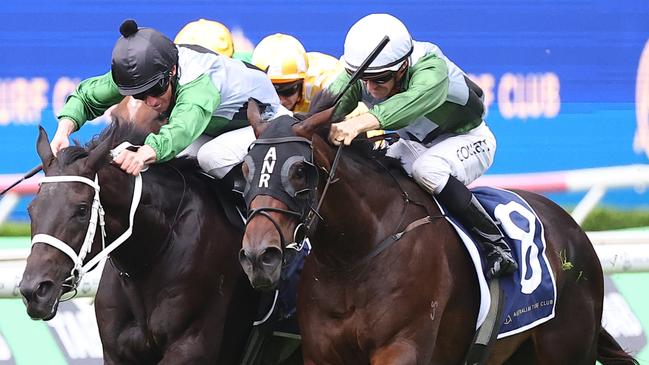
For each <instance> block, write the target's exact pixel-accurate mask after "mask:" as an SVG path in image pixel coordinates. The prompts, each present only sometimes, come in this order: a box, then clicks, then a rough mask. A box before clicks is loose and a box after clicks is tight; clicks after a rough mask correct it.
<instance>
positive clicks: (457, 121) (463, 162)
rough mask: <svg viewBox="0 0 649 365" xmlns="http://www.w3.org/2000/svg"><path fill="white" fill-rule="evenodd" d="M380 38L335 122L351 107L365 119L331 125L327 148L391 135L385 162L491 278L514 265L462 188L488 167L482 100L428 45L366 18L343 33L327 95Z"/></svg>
mask: <svg viewBox="0 0 649 365" xmlns="http://www.w3.org/2000/svg"><path fill="white" fill-rule="evenodd" d="M386 35H387V36H388V37H389V38H390V41H389V42H388V43H387V45H386V46H385V48H384V49H383V50H382V51H381V52H380V53H379V55H378V56H377V57H376V59H375V60H374V61H373V62H372V63H371V64H370V66H369V67H368V68H367V69H366V70H365V71H364V73H363V75H362V76H361V79H360V80H359V81H357V82H356V83H355V84H354V85H353V86H352V87H351V88H350V89H349V90H348V91H347V92H346V93H345V95H344V96H343V97H342V99H341V101H340V103H339V105H338V108H337V111H336V113H337V116H344V115H347V114H348V113H349V112H351V111H352V110H353V109H354V108H355V107H356V105H357V103H358V102H359V101H363V102H364V103H366V104H367V105H369V106H370V109H369V111H368V112H367V113H364V114H361V115H359V116H355V117H352V118H348V119H347V120H345V121H343V122H340V123H335V124H333V125H332V128H331V132H330V136H329V138H330V140H331V142H333V143H334V144H337V145H338V144H341V143H344V144H349V143H351V140H352V139H353V138H354V137H356V136H357V135H358V134H360V133H363V132H366V131H369V130H374V129H388V130H398V133H399V134H400V135H401V136H402V138H401V139H400V140H399V141H398V142H397V143H395V144H393V145H392V146H390V147H389V150H388V155H390V156H393V157H397V158H400V159H401V161H402V163H403V165H404V168H405V170H406V171H407V172H408V173H409V174H410V175H411V176H412V177H413V178H414V179H415V180H416V181H417V183H419V185H421V186H422V187H423V188H424V189H426V190H427V191H429V192H430V193H431V194H434V195H435V196H436V197H437V199H438V200H439V201H440V202H442V204H443V205H444V206H445V208H446V209H448V210H450V211H451V212H452V213H453V214H454V216H456V217H457V218H458V219H459V220H460V221H461V222H462V224H464V225H465V226H466V227H467V228H468V229H470V230H471V231H472V232H473V233H474V235H475V236H476V238H477V239H478V241H480V242H481V243H482V247H483V248H484V251H485V252H486V257H487V262H488V267H487V275H488V276H490V277H497V276H500V275H503V274H508V273H511V272H513V271H515V270H516V268H517V264H516V262H515V260H514V259H513V258H512V256H511V250H510V249H509V247H508V246H507V243H506V242H505V240H504V239H503V235H502V233H501V231H500V229H499V228H498V226H497V225H496V224H495V223H494V222H493V220H492V219H491V218H490V217H489V215H488V214H487V213H486V212H485V211H484V209H483V208H482V206H481V205H480V203H479V202H478V201H477V199H476V198H475V197H474V196H473V194H472V193H471V191H470V190H469V189H468V188H467V187H466V185H468V184H470V183H471V182H473V181H474V180H475V179H477V178H478V177H479V176H481V175H482V174H483V173H484V172H485V171H486V170H487V169H488V168H489V167H490V166H491V164H492V163H493V159H494V155H495V152H496V139H495V137H494V135H493V134H492V132H491V130H490V129H489V127H487V125H486V124H485V122H484V121H483V115H484V104H483V101H482V99H483V92H482V90H481V89H480V88H479V87H478V86H477V85H476V84H475V83H473V82H472V81H471V80H470V79H469V78H468V77H467V76H466V74H465V73H464V72H463V71H462V70H461V69H460V68H459V67H457V66H456V65H455V64H454V63H453V62H451V61H450V60H449V59H448V58H447V57H446V56H444V54H443V53H442V51H441V50H440V49H439V48H438V47H437V46H436V45H434V44H432V43H426V42H417V41H414V40H412V38H411V36H410V33H409V32H408V30H407V28H406V27H405V25H404V24H403V23H402V22H401V21H399V20H398V19H397V18H395V17H393V16H391V15H388V14H371V15H368V16H366V17H364V18H362V19H360V20H359V21H358V22H356V23H355V24H354V25H353V26H352V27H351V28H350V30H349V32H348V33H347V37H346V39H345V46H344V55H343V57H342V61H343V63H344V65H345V68H346V69H347V72H345V73H342V74H341V75H340V76H339V77H338V78H337V79H336V81H334V83H333V84H331V85H330V86H329V87H328V90H329V91H330V92H332V93H333V94H337V93H339V92H341V91H342V89H343V88H344V87H345V85H346V84H347V82H348V81H349V79H350V75H351V74H352V73H353V72H354V71H356V70H357V69H358V67H359V66H360V65H361V63H362V62H363V61H364V60H365V59H366V58H367V56H368V55H369V54H370V53H371V52H372V50H373V49H374V47H375V46H376V45H377V44H378V43H379V42H380V41H381V40H382V39H383V37H384V36H386Z"/></svg>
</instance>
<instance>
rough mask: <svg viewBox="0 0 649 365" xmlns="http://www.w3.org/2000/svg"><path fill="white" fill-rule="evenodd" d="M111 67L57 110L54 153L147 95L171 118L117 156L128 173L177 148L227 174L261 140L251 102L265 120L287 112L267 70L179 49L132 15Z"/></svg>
mask: <svg viewBox="0 0 649 365" xmlns="http://www.w3.org/2000/svg"><path fill="white" fill-rule="evenodd" d="M120 33H121V34H122V36H121V37H120V38H119V39H118V40H117V43H116V44H115V47H114V48H113V54H112V66H111V71H110V72H108V73H106V74H104V75H102V76H97V77H92V78H89V79H86V80H84V81H82V82H81V83H80V84H79V86H78V87H77V89H76V90H75V91H74V92H73V93H72V95H70V97H69V98H68V100H67V102H66V103H65V105H64V107H63V109H62V110H61V112H60V113H59V116H58V118H59V125H58V129H57V131H56V134H55V136H54V138H53V139H52V142H51V147H52V151H53V152H54V154H56V153H57V152H58V151H59V150H60V149H61V148H64V147H67V146H68V145H69V140H68V138H69V135H70V134H71V133H72V132H74V131H76V130H77V129H79V128H80V127H81V126H83V124H84V123H85V121H86V120H89V119H93V118H96V117H98V116H100V115H102V113H103V112H104V111H105V110H106V109H108V108H109V107H110V106H112V105H114V104H117V103H119V102H120V100H122V98H124V97H125V96H127V95H131V96H133V97H134V98H135V99H139V100H142V101H143V102H144V103H146V104H147V105H148V106H149V107H151V108H153V109H154V110H156V111H157V112H158V113H160V115H161V116H163V117H168V120H169V122H168V123H167V124H166V125H163V126H162V127H161V128H160V131H159V132H158V133H157V134H154V133H151V134H149V135H148V136H147V138H146V140H145V142H144V145H143V146H142V147H140V148H139V149H138V150H137V151H136V152H133V151H129V150H124V151H122V152H121V153H120V154H119V155H118V156H117V157H116V158H115V160H114V163H116V164H117V165H118V166H120V167H121V169H122V170H124V171H125V172H127V173H129V174H133V175H137V174H139V173H140V172H141V171H142V169H143V168H144V166H145V165H148V164H151V163H154V162H162V161H167V160H170V159H171V158H173V157H175V156H177V155H178V154H179V153H181V152H183V153H184V154H187V155H190V156H196V157H197V159H198V163H199V164H200V166H201V168H202V169H203V170H204V171H205V172H207V173H208V174H210V175H212V176H213V177H215V178H223V177H225V176H226V174H228V172H230V170H232V167H234V166H235V165H237V164H238V163H240V162H241V161H243V158H244V156H245V155H246V153H247V148H248V146H249V145H250V144H251V143H252V142H253V141H254V140H255V135H254V132H253V130H252V127H250V126H248V121H247V118H246V108H245V105H244V104H246V102H247V101H248V99H249V98H254V99H256V100H257V101H258V102H259V103H261V104H263V106H264V107H265V110H264V118H267V119H269V118H272V117H275V116H276V115H279V113H282V112H283V113H288V111H286V110H285V109H284V108H282V106H281V104H280V102H279V98H278V97H277V94H276V93H275V89H274V88H273V85H272V84H271V83H270V82H269V81H268V78H267V77H266V75H265V74H264V73H263V72H261V71H259V70H257V69H253V68H249V67H247V66H246V65H245V64H244V63H243V62H241V61H237V60H233V59H230V58H227V57H223V56H220V55H216V54H214V53H212V52H208V51H207V50H205V49H203V48H202V47H199V48H197V47H191V46H190V47H185V46H177V45H175V44H174V43H173V42H172V41H171V40H169V39H168V38H167V37H165V36H164V35H162V33H160V32H158V31H156V30H154V29H152V28H138V26H137V24H136V23H135V21H133V20H127V21H125V22H124V23H122V25H121V26H120Z"/></svg>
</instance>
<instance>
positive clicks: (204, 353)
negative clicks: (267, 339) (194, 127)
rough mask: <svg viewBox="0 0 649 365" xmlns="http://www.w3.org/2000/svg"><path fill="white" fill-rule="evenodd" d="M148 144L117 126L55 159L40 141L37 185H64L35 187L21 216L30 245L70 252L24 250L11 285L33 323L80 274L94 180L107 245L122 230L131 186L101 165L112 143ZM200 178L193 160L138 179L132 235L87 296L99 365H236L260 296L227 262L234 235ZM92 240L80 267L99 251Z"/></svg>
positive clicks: (49, 312) (233, 262) (129, 128)
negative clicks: (16, 284)
mask: <svg viewBox="0 0 649 365" xmlns="http://www.w3.org/2000/svg"><path fill="white" fill-rule="evenodd" d="M147 133H148V131H139V130H138V129H137V128H135V125H134V124H132V123H119V121H117V122H115V123H113V125H112V126H110V127H109V128H107V129H106V130H105V131H104V132H103V133H102V134H101V135H100V136H99V137H98V138H96V139H95V140H93V141H92V142H91V143H89V144H88V145H87V146H86V147H84V148H82V147H79V146H73V147H68V148H66V149H63V150H61V151H60V153H59V154H58V157H54V156H53V155H52V152H51V150H50V146H49V142H48V137H47V135H46V133H45V131H44V130H43V129H41V130H40V134H39V137H38V142H37V150H38V154H39V156H40V158H41V160H42V163H43V168H44V171H45V175H46V177H48V178H50V177H57V176H67V177H68V178H65V177H64V178H63V180H66V179H68V180H66V181H56V182H54V181H49V182H48V181H46V182H45V183H43V184H41V187H40V189H39V191H38V194H37V195H36V197H35V199H34V200H33V201H32V203H31V204H30V206H29V214H30V217H31V220H32V223H31V225H32V234H34V235H37V234H42V235H51V237H55V238H56V239H58V240H60V241H61V242H62V243H63V244H67V245H69V248H71V249H72V250H74V251H73V253H68V255H67V256H66V254H64V253H63V252H62V251H61V250H60V249H57V248H55V247H52V246H51V245H46V244H44V243H35V244H34V245H33V247H32V252H31V254H30V255H29V257H28V259H27V267H26V269H25V273H24V275H23V278H22V281H21V283H20V291H21V294H22V295H23V297H24V300H25V302H26V305H27V312H28V314H29V315H30V316H31V317H32V318H34V319H44V320H48V319H50V318H52V317H53V316H54V315H55V314H56V311H57V307H58V303H59V300H60V298H61V295H62V294H64V293H66V292H67V291H70V290H71V289H72V288H73V287H74V286H75V285H76V283H77V280H78V276H79V273H80V271H81V273H82V272H83V270H80V269H79V267H76V268H75V270H73V266H74V265H73V262H72V261H73V260H71V259H70V258H69V256H70V255H72V256H71V257H73V256H74V255H79V256H82V257H83V254H82V253H81V252H80V248H81V246H82V244H83V242H84V237H85V236H86V232H87V231H88V230H89V226H91V225H93V224H94V223H93V221H94V220H97V219H98V218H97V214H93V212H92V211H93V200H94V196H95V189H94V188H93V187H92V186H90V185H91V182H92V181H94V180H95V177H96V178H97V184H98V185H99V187H100V192H99V198H100V199H99V200H100V202H101V204H103V209H105V231H106V245H109V244H110V243H111V242H113V241H114V240H115V239H116V238H117V237H118V236H120V235H121V234H122V233H123V232H125V231H127V229H128V228H129V226H130V222H129V214H130V212H131V209H134V208H131V204H132V202H133V196H134V194H135V190H136V185H137V184H136V179H135V178H134V177H133V176H130V175H127V174H126V173H124V172H122V171H121V170H120V169H119V168H118V167H116V166H114V165H111V164H110V163H109V158H108V156H109V151H110V150H111V149H112V148H114V147H115V146H116V144H117V143H118V142H121V141H130V142H131V143H133V144H141V143H142V142H143V141H144V138H145V136H146V134H147ZM199 171H200V169H199V167H198V166H197V164H196V163H195V161H194V160H191V159H177V160H172V161H170V162H168V163H161V164H156V165H152V166H150V167H149V170H148V171H147V172H145V173H143V174H142V175H141V176H142V178H141V179H142V180H141V181H142V188H141V199H140V202H139V206H137V210H136V211H135V214H134V219H133V223H132V234H131V235H130V237H129V238H128V239H127V240H126V241H125V242H124V243H123V244H122V245H121V246H119V248H117V249H116V250H115V251H113V252H112V253H111V255H110V259H109V260H108V261H107V263H106V265H105V268H104V271H103V274H102V278H101V282H100V285H99V289H98V291H97V295H96V302H95V306H96V315H97V320H98V324H99V332H100V337H101V340H102V344H103V349H104V361H105V363H106V364H206V363H209V364H213V363H219V364H235V363H237V362H238V360H239V357H240V356H241V353H242V351H243V347H244V346H245V343H246V340H247V338H248V334H249V331H250V328H251V324H252V322H253V320H254V316H255V314H256V310H257V308H256V303H257V300H258V296H257V294H256V293H255V292H254V291H253V290H252V289H251V288H250V285H249V284H248V282H247V280H246V279H245V276H244V275H243V274H242V271H241V268H240V266H239V264H238V262H237V252H238V250H239V248H240V243H241V238H242V232H241V230H240V229H237V228H235V227H234V226H233V225H232V224H230V223H229V222H228V220H227V219H226V217H225V213H224V209H223V208H222V207H221V205H219V204H217V203H216V199H215V191H214V190H213V188H212V186H211V185H213V182H207V181H205V178H204V177H201V175H200V174H199ZM70 177H72V178H70ZM76 177H83V178H86V179H89V180H87V181H86V183H85V184H84V183H83V182H80V181H74V179H76ZM69 179H72V181H70V180H69ZM99 208H101V207H99ZM98 210H99V211H100V212H99V215H101V213H102V212H101V209H98ZM93 215H94V216H95V218H92V217H93ZM99 219H100V218H99ZM100 220H101V219H100ZM99 231H100V229H98V230H97V234H96V235H94V236H93V237H91V238H90V240H91V242H92V244H91V251H90V253H89V254H88V256H87V258H86V260H85V262H87V261H88V260H90V259H92V258H93V257H94V256H95V255H97V254H98V253H99V251H100V250H101V249H102V239H101V233H100V232H99ZM38 237H44V236H38ZM36 241H39V240H36ZM39 242H40V241H39ZM66 251H67V250H66ZM71 271H73V273H72V275H71Z"/></svg>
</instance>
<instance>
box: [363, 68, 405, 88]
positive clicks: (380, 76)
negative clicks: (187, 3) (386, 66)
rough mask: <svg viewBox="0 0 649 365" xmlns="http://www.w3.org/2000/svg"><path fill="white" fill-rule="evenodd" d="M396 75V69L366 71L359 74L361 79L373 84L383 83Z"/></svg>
mask: <svg viewBox="0 0 649 365" xmlns="http://www.w3.org/2000/svg"><path fill="white" fill-rule="evenodd" d="M396 76H397V71H390V70H388V71H384V72H378V73H366V74H363V76H361V80H363V81H366V82H367V81H372V82H373V83H375V84H379V85H382V84H385V83H387V82H390V81H391V80H392V79H394V78H395V77H396Z"/></svg>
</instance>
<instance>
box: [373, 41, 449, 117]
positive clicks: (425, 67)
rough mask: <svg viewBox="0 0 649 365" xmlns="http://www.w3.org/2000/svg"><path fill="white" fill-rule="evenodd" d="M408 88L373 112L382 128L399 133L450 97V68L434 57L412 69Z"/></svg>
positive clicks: (432, 55)
mask: <svg viewBox="0 0 649 365" xmlns="http://www.w3.org/2000/svg"><path fill="white" fill-rule="evenodd" d="M409 72H410V79H409V80H407V85H408V86H407V89H406V90H404V91H402V92H400V93H398V94H395V95H393V96H392V97H390V98H388V99H387V100H385V101H384V102H382V103H379V104H377V105H375V106H374V107H372V108H371V109H370V113H371V114H372V115H374V116H375V117H376V118H377V119H378V120H379V122H380V123H381V128H383V129H389V130H396V129H399V128H403V127H405V126H407V125H408V124H410V123H412V122H414V121H415V120H416V119H417V118H419V117H421V116H423V115H426V114H428V113H430V112H432V111H433V110H435V109H437V108H438V107H439V106H440V105H442V104H443V103H444V102H445V101H446V97H447V94H448V68H447V66H446V63H445V62H444V60H443V59H441V58H439V57H437V56H435V55H434V54H430V55H428V56H425V57H424V58H422V59H421V60H419V62H417V64H415V65H414V66H413V67H411V68H410V70H409Z"/></svg>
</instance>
